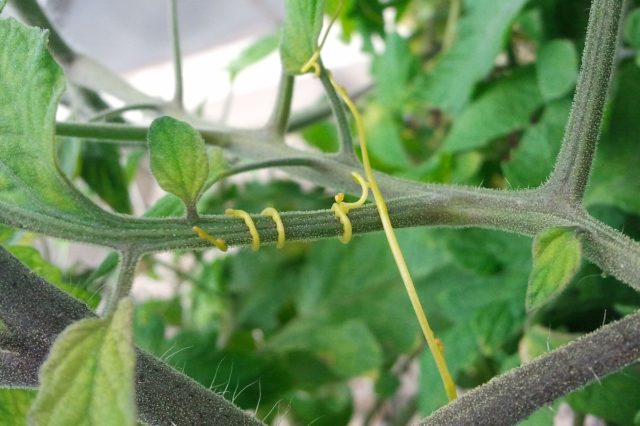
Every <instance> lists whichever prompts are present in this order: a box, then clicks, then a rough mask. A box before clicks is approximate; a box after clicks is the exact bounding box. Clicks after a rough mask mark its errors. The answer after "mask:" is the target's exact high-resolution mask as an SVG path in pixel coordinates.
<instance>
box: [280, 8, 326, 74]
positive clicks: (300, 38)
mask: <svg viewBox="0 0 640 426" xmlns="http://www.w3.org/2000/svg"><path fill="white" fill-rule="evenodd" d="M323 11H324V0H286V1H285V17H284V26H283V28H282V40H281V41H280V59H281V61H282V66H283V67H284V70H285V71H286V72H287V73H289V74H300V68H302V67H303V66H304V65H305V64H306V63H307V61H308V60H309V59H310V58H311V57H312V56H313V54H314V53H315V51H316V48H317V47H318V37H319V36H320V31H321V30H322V16H323Z"/></svg>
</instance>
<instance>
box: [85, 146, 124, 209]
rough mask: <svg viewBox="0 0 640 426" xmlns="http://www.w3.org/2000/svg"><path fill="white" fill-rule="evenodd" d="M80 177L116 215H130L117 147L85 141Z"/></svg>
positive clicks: (122, 169)
mask: <svg viewBox="0 0 640 426" xmlns="http://www.w3.org/2000/svg"><path fill="white" fill-rule="evenodd" d="M81 155H82V167H81V169H80V176H81V177H82V179H83V180H84V181H85V182H86V183H87V185H89V188H91V189H92V190H93V191H95V192H96V194H98V196H100V198H102V199H103V200H104V201H105V202H106V203H107V204H108V205H109V206H111V208H113V210H115V211H116V212H118V213H126V214H130V213H131V201H130V200H129V188H128V182H127V177H126V175H125V171H124V168H123V167H122V165H121V164H120V153H119V150H118V147H117V146H116V145H113V144H105V143H96V142H89V141H86V142H85V143H83V144H82V154H81Z"/></svg>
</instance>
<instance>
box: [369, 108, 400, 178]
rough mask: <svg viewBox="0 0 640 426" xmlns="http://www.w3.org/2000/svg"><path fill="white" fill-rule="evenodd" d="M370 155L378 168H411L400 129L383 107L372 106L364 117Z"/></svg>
mask: <svg viewBox="0 0 640 426" xmlns="http://www.w3.org/2000/svg"><path fill="white" fill-rule="evenodd" d="M364 125H365V127H366V129H367V142H368V148H369V154H370V155H371V159H372V160H373V162H374V164H375V167H376V168H381V169H383V170H384V169H387V170H397V169H400V170H403V169H406V168H408V167H409V166H410V164H411V163H410V162H409V159H408V157H407V153H406V152H405V150H404V147H403V144H402V139H401V138H400V127H399V125H398V123H397V122H396V121H395V119H394V118H393V116H391V115H390V114H389V112H388V111H386V110H385V108H384V107H382V106H381V105H373V104H372V105H370V106H369V108H367V110H366V113H365V116H364Z"/></svg>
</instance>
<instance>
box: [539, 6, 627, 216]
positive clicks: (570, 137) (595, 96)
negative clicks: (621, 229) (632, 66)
mask: <svg viewBox="0 0 640 426" xmlns="http://www.w3.org/2000/svg"><path fill="white" fill-rule="evenodd" d="M622 3H623V1H622V0H595V1H593V3H592V5H591V11H590V14H589V27H588V29H587V38H586V43H585V47H584V53H583V54H582V69H581V71H580V77H579V79H578V85H577V88H576V93H575V96H574V98H573V107H572V108H571V115H570V116H569V122H568V123H567V127H566V130H565V135H564V140H563V142H562V148H561V150H560V154H559V156H558V160H557V162H556V166H555V169H554V171H553V174H552V175H551V177H550V179H549V181H548V183H547V187H548V188H550V189H552V190H553V191H554V192H556V193H558V194H562V196H563V197H564V198H565V199H567V200H568V201H569V202H570V203H572V204H575V205H579V204H580V203H581V200H582V196H583V195H584V191H585V189H586V186H587V182H588V180H589V174H590V173H591V167H592V164H593V158H594V155H595V151H596V144H597V141H598V135H599V132H600V123H601V121H602V112H603V110H604V105H605V101H606V98H607V93H608V90H609V83H610V81H611V76H612V74H613V71H614V65H615V61H614V58H615V52H616V48H617V43H618V41H617V38H618V32H619V25H620V21H621V14H622Z"/></svg>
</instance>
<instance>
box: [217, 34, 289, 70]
mask: <svg viewBox="0 0 640 426" xmlns="http://www.w3.org/2000/svg"><path fill="white" fill-rule="evenodd" d="M279 43H280V33H279V32H275V33H272V34H269V35H266V36H264V37H262V38H259V39H258V40H256V41H254V42H253V43H252V44H251V45H250V46H249V47H247V48H246V49H244V50H243V51H242V52H240V54H239V55H238V56H237V57H236V58H235V59H234V60H233V61H231V63H230V64H229V65H228V66H227V70H228V71H229V76H230V77H231V80H234V79H235V78H236V77H237V76H238V74H240V72H241V71H243V70H245V69H246V68H249V67H250V66H251V65H253V64H255V63H257V62H259V61H261V60H262V59H264V58H266V57H267V56H269V54H270V53H271V52H273V51H275V50H276V49H277V48H278V44H279Z"/></svg>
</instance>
